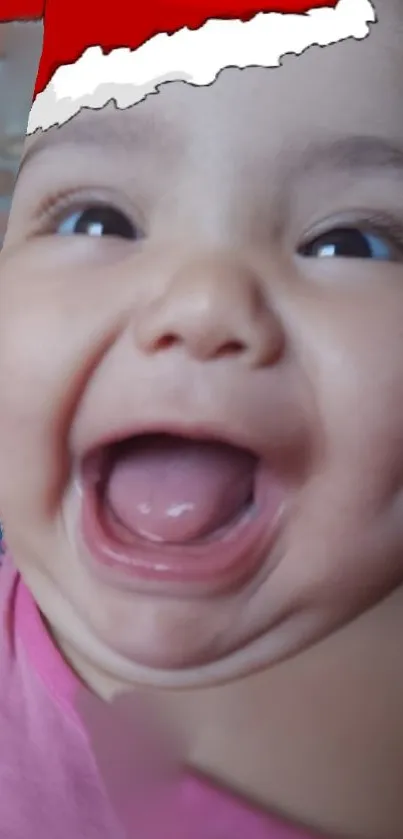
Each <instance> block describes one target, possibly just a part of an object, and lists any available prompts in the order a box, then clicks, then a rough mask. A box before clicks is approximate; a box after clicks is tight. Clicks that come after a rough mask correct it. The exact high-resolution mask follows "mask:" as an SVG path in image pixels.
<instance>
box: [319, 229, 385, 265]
mask: <svg viewBox="0 0 403 839" xmlns="http://www.w3.org/2000/svg"><path fill="white" fill-rule="evenodd" d="M312 250H313V253H316V254H318V255H319V256H320V255H321V253H322V255H324V256H342V257H347V258H348V257H356V258H358V259H365V258H368V257H371V256H372V250H371V246H370V243H369V242H368V240H367V237H366V236H364V234H363V233H361V232H360V231H359V230H353V229H352V228H348V227H346V228H340V229H339V230H334V231H333V232H332V233H331V234H329V233H326V234H324V235H323V236H320V237H319V238H318V239H316V240H315V242H314V244H313V248H312Z"/></svg>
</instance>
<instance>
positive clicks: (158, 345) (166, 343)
mask: <svg viewBox="0 0 403 839" xmlns="http://www.w3.org/2000/svg"><path fill="white" fill-rule="evenodd" d="M178 340H179V339H178V338H177V336H176V335H173V334H168V335H162V336H161V338H158V339H157V340H156V341H154V344H153V347H152V348H153V350H154V351H155V352H159V351H160V350H161V351H162V350H169V348H170V347H173V346H174V345H175V344H177V343H178Z"/></svg>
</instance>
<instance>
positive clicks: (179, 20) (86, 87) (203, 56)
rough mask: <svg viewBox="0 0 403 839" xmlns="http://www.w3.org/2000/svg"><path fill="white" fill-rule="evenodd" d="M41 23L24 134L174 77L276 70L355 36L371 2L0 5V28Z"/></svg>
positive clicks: (370, 14) (364, 30) (195, 80)
mask: <svg viewBox="0 0 403 839" xmlns="http://www.w3.org/2000/svg"><path fill="white" fill-rule="evenodd" d="M41 17H43V18H44V43H43V51H42V58H41V62H40V66H39V72H38V77H37V81H36V86H35V93H34V101H33V105H32V109H31V113H30V118H29V123H28V133H33V132H35V131H36V130H37V129H42V130H46V129H48V128H50V127H51V126H54V125H62V124H63V123H64V122H66V121H67V120H69V119H71V118H72V117H73V116H74V115H75V114H77V113H78V112H79V111H80V109H81V108H83V107H87V108H95V109H99V108H102V107H104V106H105V105H106V104H107V102H110V101H111V100H112V99H113V100H114V101H115V102H116V104H117V106H118V107H119V108H127V107H131V106H132V105H134V104H136V103H137V102H140V101H141V100H143V99H144V98H145V97H146V96H148V95H150V94H152V93H156V92H157V91H158V89H159V88H160V87H161V85H163V84H166V83H168V82H170V81H177V80H181V81H184V82H188V83H190V84H192V85H195V86H199V85H209V84H211V83H212V82H213V81H214V80H215V78H216V77H217V75H218V74H219V73H220V71H221V70H223V69H225V68H227V67H239V68H246V67H251V66H262V67H276V66H278V65H279V64H280V63H281V60H282V58H283V57H284V56H285V55H287V54H290V53H292V54H294V55H300V54H301V53H303V52H304V51H305V50H306V49H307V48H308V47H310V46H312V45H314V44H317V45H319V46H322V47H323V46H327V45H330V44H334V43H336V42H338V41H342V40H344V39H346V38H355V39H363V38H365V37H367V36H368V35H369V33H370V31H371V27H370V24H371V23H375V22H376V15H375V10H374V7H373V4H372V2H371V0H327V2H326V0H191V2H189V0H154V2H153V3H149V4H147V3H146V4H138V3H134V2H133V0H114V1H113V2H112V3H111V2H110V0H104V2H102V0H101V2H99V0H69V2H68V3H67V4H64V3H61V2H60V0H0V21H6V20H21V19H32V18H41Z"/></svg>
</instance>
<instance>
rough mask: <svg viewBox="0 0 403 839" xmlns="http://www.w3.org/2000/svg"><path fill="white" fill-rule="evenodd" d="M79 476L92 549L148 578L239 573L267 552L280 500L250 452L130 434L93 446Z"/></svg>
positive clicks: (220, 578) (217, 580)
mask: <svg viewBox="0 0 403 839" xmlns="http://www.w3.org/2000/svg"><path fill="white" fill-rule="evenodd" d="M82 476H83V516H82V525H83V527H82V529H83V535H84V539H85V542H86V544H87V547H88V548H89V550H90V553H91V555H92V556H93V557H94V556H95V558H97V559H99V560H101V562H102V564H103V565H106V566H109V567H111V566H113V567H116V566H120V567H121V568H122V569H125V572H126V573H128V572H130V573H132V574H134V575H140V576H141V577H144V576H146V577H147V578H148V579H150V578H153V579H156V578H158V579H165V580H176V581H182V582H186V581H193V582H195V581H197V580H199V581H200V582H204V583H205V582H206V581H207V579H209V580H210V581H211V582H214V584H217V585H219V586H222V584H223V583H224V578H225V580H227V582H228V579H229V578H231V580H232V583H234V582H235V580H236V579H241V578H242V579H244V578H245V575H249V574H250V573H252V570H253V569H254V568H255V567H256V564H258V563H260V562H261V561H262V560H263V558H264V555H265V554H267V550H268V549H269V547H270V543H271V542H272V540H273V537H274V532H275V530H276V528H277V524H278V519H279V513H280V511H281V509H282V506H283V501H284V490H283V487H282V486H281V484H280V483H279V481H278V480H277V478H276V477H275V476H274V474H273V473H272V472H271V471H270V469H269V468H268V467H267V465H265V464H264V463H263V462H262V461H261V460H260V459H259V458H258V457H257V456H256V455H255V454H253V453H251V452H249V451H246V450H244V449H241V448H238V447H237V446H235V445H232V444H230V443H228V442H223V441H218V440H212V439H190V438H187V437H182V436H176V435H171V434H141V435H136V436H133V437H128V438H126V439H124V440H121V441H118V442H115V443H112V444H111V445H107V446H104V447H102V448H100V449H98V450H97V451H95V452H92V453H91V454H90V455H89V456H88V457H87V458H86V459H85V461H84V463H83V470H82Z"/></svg>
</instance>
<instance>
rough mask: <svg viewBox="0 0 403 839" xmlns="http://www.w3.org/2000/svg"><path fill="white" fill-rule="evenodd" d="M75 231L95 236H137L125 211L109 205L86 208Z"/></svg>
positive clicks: (131, 237)
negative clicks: (121, 211)
mask: <svg viewBox="0 0 403 839" xmlns="http://www.w3.org/2000/svg"><path fill="white" fill-rule="evenodd" d="M74 232H75V233H85V234H87V235H88V234H90V235H91V234H92V235H93V236H117V237H120V238H124V239H133V238H134V237H135V232H134V229H133V226H132V224H131V223H130V221H129V220H128V219H127V218H126V217H125V216H124V215H123V213H119V212H118V211H117V210H112V209H110V208H108V207H92V208H89V209H88V210H84V211H83V212H82V213H81V215H80V216H79V218H78V219H77V222H76V225H75V231H74Z"/></svg>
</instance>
